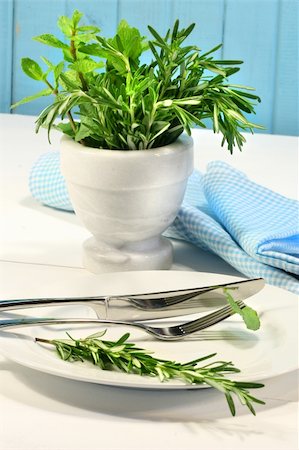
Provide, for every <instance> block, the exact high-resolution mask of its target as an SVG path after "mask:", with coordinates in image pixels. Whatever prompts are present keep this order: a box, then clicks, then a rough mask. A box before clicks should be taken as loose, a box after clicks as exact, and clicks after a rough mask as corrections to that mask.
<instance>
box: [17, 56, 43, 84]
mask: <svg viewBox="0 0 299 450" xmlns="http://www.w3.org/2000/svg"><path fill="white" fill-rule="evenodd" d="M21 66H22V69H23V72H25V73H26V75H27V76H28V77H30V78H33V79H34V80H42V79H43V71H42V69H41V67H40V66H39V64H38V63H37V62H36V61H34V60H33V59H30V58H22V60H21Z"/></svg>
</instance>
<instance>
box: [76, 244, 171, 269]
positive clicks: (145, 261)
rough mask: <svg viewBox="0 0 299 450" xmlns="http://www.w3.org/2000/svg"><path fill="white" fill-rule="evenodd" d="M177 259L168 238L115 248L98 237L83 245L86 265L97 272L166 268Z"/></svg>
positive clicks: (84, 263)
mask: <svg viewBox="0 0 299 450" xmlns="http://www.w3.org/2000/svg"><path fill="white" fill-rule="evenodd" d="M172 260H173V248H172V245H171V242H170V241H169V240H168V239H166V238H164V237H161V236H159V237H157V238H154V239H151V240H147V241H139V242H134V243H129V244H125V245H123V246H121V247H111V246H107V244H105V243H102V242H98V241H97V240H96V239H95V238H94V237H91V238H89V239H87V240H86V241H85V242H84V244H83V265H84V267H85V268H86V269H87V270H89V271H90V272H93V273H104V272H123V271H129V270H166V269H170V267H171V265H172Z"/></svg>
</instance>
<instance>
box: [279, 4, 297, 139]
mask: <svg viewBox="0 0 299 450" xmlns="http://www.w3.org/2000/svg"><path fill="white" fill-rule="evenodd" d="M298 16H299V7H298V2H297V1H296V0H283V1H281V2H280V8H279V17H280V23H279V28H278V49H277V61H276V70H275V73H276V80H275V90H274V109H273V110H274V114H273V132H274V133H275V134H289V135H294V136H298V134H299V114H298V108H299V98H298V92H299V86H298V79H299V73H298V56H299V55H298V42H299V33H298V22H299V20H298V19H299V17H298Z"/></svg>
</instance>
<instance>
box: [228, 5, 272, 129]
mask: <svg viewBox="0 0 299 450" xmlns="http://www.w3.org/2000/svg"><path fill="white" fill-rule="evenodd" d="M277 17H278V0H271V1H260V0H242V1H240V0H228V1H227V5H226V13H225V28H224V47H223V56H224V58H225V59H241V60H243V61H244V64H242V66H241V70H240V71H239V72H238V73H237V74H235V75H234V77H232V78H231V80H233V82H234V83H237V84H241V85H245V86H253V87H254V88H255V89H256V94H257V95H259V96H260V97H261V98H262V103H260V104H259V105H257V107H256V117H253V118H252V115H251V117H250V120H251V121H253V122H254V123H258V124H259V125H263V126H264V127H265V128H266V130H265V131H266V133H271V132H272V115H271V111H272V108H273V102H274V98H273V97H274V92H273V83H274V74H275V70H276V45H277V38H276V27H277ZM265 131H263V132H265Z"/></svg>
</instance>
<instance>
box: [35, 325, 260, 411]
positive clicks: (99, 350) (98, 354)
mask: <svg viewBox="0 0 299 450" xmlns="http://www.w3.org/2000/svg"><path fill="white" fill-rule="evenodd" d="M105 332H106V331H101V332H99V333H95V334H92V335H90V336H88V337H86V338H84V339H75V338H73V337H71V336H70V335H69V334H68V333H67V335H68V336H69V339H68V340H58V339H51V340H50V339H43V338H36V341H37V342H42V343H46V344H50V345H53V346H55V348H56V350H57V353H58V355H59V356H60V358H61V359H63V360H64V361H70V362H73V361H81V362H84V361H90V362H92V363H93V364H95V365H97V366H99V368H100V369H102V370H119V371H121V372H125V373H132V374H138V375H147V376H152V377H158V378H159V379H160V381H161V382H162V381H167V380H170V379H179V380H182V381H183V382H185V383H187V384H207V385H209V386H211V387H213V388H215V389H217V390H219V391H220V392H222V393H223V394H224V395H225V397H226V400H227V403H228V406H229V409H230V411H231V414H232V415H233V416H234V415H235V414H236V409H235V404H234V399H233V396H235V397H237V398H238V399H239V401H240V402H241V404H243V405H245V406H247V407H248V409H249V410H250V411H251V412H252V414H254V415H255V410H254V407H253V403H260V404H262V405H263V404H265V402H263V401H262V400H259V399H257V398H255V397H253V396H252V395H251V394H250V392H249V389H257V388H261V387H263V386H264V385H263V384H261V383H252V382H244V381H233V380H230V379H228V378H226V377H225V375H226V374H229V373H238V372H240V370H239V369H237V368H236V367H235V366H234V365H233V363H232V362H227V361H213V362H210V363H209V364H205V365H200V366H199V363H202V362H203V361H205V360H207V359H210V358H212V357H214V356H215V355H216V353H213V354H210V355H206V356H203V357H201V358H197V359H194V360H193V361H189V362H186V363H180V362H176V361H171V360H166V359H160V358H156V357H154V356H152V355H151V354H150V353H149V352H147V351H146V350H144V349H142V348H139V347H137V346H136V345H135V344H134V343H131V342H128V338H129V336H130V334H129V333H126V334H124V335H123V336H122V337H121V338H120V339H119V340H117V341H108V340H103V339H101V338H102V337H103V335H104V334H105Z"/></svg>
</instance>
